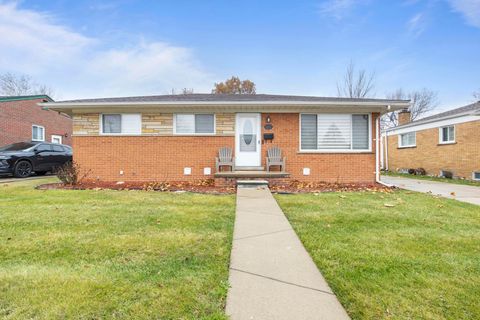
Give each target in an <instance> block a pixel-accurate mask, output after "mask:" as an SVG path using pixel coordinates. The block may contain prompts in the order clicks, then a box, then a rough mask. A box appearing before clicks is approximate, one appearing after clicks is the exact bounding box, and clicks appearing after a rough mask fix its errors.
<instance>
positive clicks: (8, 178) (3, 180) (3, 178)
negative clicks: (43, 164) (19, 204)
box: [0, 175, 54, 183]
mask: <svg viewBox="0 0 480 320" xmlns="http://www.w3.org/2000/svg"><path fill="white" fill-rule="evenodd" d="M53 176H54V175H45V176H31V177H28V178H15V177H12V176H0V183H12V182H22V181H28V180H37V179H45V178H50V177H53Z"/></svg>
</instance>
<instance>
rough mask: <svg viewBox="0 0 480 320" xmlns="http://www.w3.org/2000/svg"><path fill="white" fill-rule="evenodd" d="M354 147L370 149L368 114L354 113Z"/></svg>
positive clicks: (356, 148)
mask: <svg viewBox="0 0 480 320" xmlns="http://www.w3.org/2000/svg"><path fill="white" fill-rule="evenodd" d="M352 140H353V141H352V142H353V143H352V144H353V149H355V150H358V149H360V150H361V149H368V115H366V114H354V115H352Z"/></svg>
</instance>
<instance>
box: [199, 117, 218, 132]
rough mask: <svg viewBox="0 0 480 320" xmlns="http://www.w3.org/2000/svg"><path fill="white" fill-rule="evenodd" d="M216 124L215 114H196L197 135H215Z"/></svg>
mask: <svg viewBox="0 0 480 320" xmlns="http://www.w3.org/2000/svg"><path fill="white" fill-rule="evenodd" d="M214 123H215V120H214V116H213V114H196V115H195V133H214V132H215V128H214Z"/></svg>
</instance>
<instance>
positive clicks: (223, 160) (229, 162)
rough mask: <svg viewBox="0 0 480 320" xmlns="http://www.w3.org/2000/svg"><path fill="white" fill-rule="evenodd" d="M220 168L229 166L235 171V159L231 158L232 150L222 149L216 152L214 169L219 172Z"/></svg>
mask: <svg viewBox="0 0 480 320" xmlns="http://www.w3.org/2000/svg"><path fill="white" fill-rule="evenodd" d="M221 166H229V167H231V169H232V171H235V158H234V157H233V151H232V148H229V147H223V148H220V150H218V157H216V158H215V167H216V168H217V172H220V167H221Z"/></svg>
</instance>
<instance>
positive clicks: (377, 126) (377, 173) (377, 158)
mask: <svg viewBox="0 0 480 320" xmlns="http://www.w3.org/2000/svg"><path fill="white" fill-rule="evenodd" d="M379 131H380V115H377V117H376V119H375V182H377V183H379V184H381V185H384V186H386V187H393V186H392V185H391V184H388V183H385V182H382V181H380V156H379V153H378V149H379V145H380V141H379V139H380V137H379V136H380V133H379Z"/></svg>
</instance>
